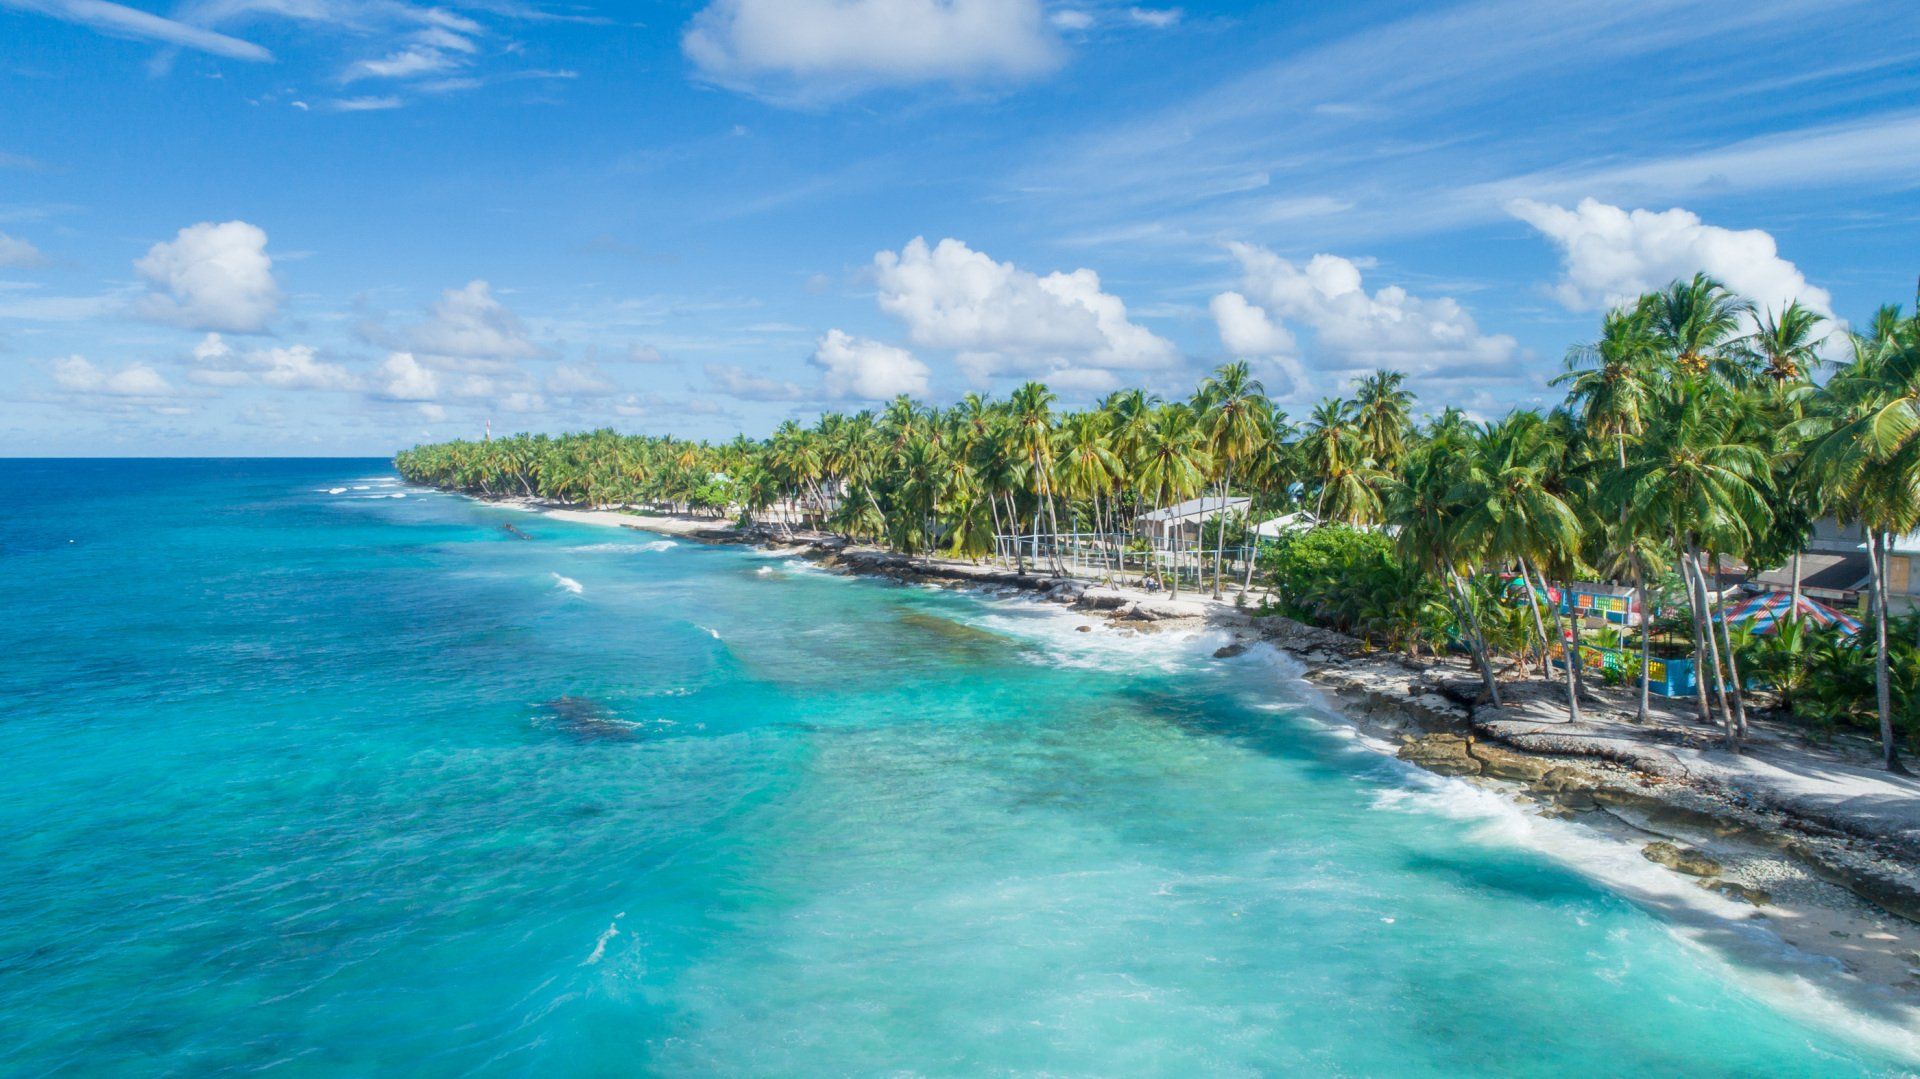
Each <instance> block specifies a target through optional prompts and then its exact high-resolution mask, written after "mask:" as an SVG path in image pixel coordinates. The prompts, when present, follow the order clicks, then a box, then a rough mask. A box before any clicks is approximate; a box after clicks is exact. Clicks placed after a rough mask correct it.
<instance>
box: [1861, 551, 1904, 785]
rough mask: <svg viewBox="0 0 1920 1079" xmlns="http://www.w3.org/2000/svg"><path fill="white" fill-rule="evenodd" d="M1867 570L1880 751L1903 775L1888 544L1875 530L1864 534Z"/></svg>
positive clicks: (1892, 769)
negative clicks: (1891, 677) (1891, 658)
mask: <svg viewBox="0 0 1920 1079" xmlns="http://www.w3.org/2000/svg"><path fill="white" fill-rule="evenodd" d="M1867 567H1868V570H1869V571H1870V573H1871V580H1872V582H1873V591H1872V592H1871V593H1870V596H1869V602H1871V603H1872V605H1873V640H1874V655H1873V693H1874V701H1875V704H1876V705H1877V706H1878V708H1879V710H1880V748H1881V750H1882V752H1883V753H1884V755H1885V759H1886V766H1887V771H1889V772H1896V773H1899V774H1901V775H1905V774H1906V771H1907V769H1906V766H1905V765H1903V764H1901V763H1900V750H1899V747H1898V746H1897V745H1896V744H1895V742H1894V740H1893V692H1892V687H1891V686H1890V685H1889V683H1888V678H1887V541H1886V534H1885V533H1884V532H1880V531H1879V530H1877V529H1875V530H1870V531H1869V532H1868V533H1867Z"/></svg>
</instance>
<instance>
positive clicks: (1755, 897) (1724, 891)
mask: <svg viewBox="0 0 1920 1079" xmlns="http://www.w3.org/2000/svg"><path fill="white" fill-rule="evenodd" d="M1700 887H1702V888H1705V889H1707V890H1708V891H1710V892H1719V893H1720V894H1721V895H1724V896H1726V897H1727V898H1728V899H1737V900H1739V901H1740V902H1742V903H1750V904H1752V905H1753V906H1756V907H1764V906H1766V905H1767V904H1768V903H1771V902H1773V896H1772V895H1771V894H1770V893H1768V892H1767V891H1765V890H1764V889H1761V888H1751V887H1748V886H1747V885H1745V884H1737V883H1735V882H1733V881H1730V880H1703V881H1701V882H1700Z"/></svg>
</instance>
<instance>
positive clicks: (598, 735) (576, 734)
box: [540, 697, 640, 742]
mask: <svg viewBox="0 0 1920 1079" xmlns="http://www.w3.org/2000/svg"><path fill="white" fill-rule="evenodd" d="M540 710H541V712H542V713H543V717H544V718H545V719H546V721H547V722H548V723H550V724H551V725H553V726H554V727H556V728H558V729H559V730H561V731H563V732H565V733H566V734H568V735H569V736H571V737H572V738H574V739H575V740H576V741H580V742H634V741H638V740H639V738H640V728H639V727H638V726H636V725H635V724H632V723H629V722H627V721H626V720H624V719H620V718H619V717H617V716H615V715H614V714H613V713H612V712H610V711H608V710H607V707H606V706H605V705H603V704H601V703H600V702H599V701H596V700H592V699H590V698H587V697H555V698H554V699H553V700H550V701H548V702H546V703H545V704H543V705H541V706H540Z"/></svg>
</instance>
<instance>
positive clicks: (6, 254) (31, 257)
mask: <svg viewBox="0 0 1920 1079" xmlns="http://www.w3.org/2000/svg"><path fill="white" fill-rule="evenodd" d="M45 261H46V258H45V257H44V256H42V255H41V254H40V249H39V248H37V247H35V246H33V245H32V244H30V243H28V242H27V241H25V240H16V239H14V238H13V237H11V236H9V235H7V234H6V233H4V232H0V267H26V266H38V265H40V264H41V263H43V262H45Z"/></svg>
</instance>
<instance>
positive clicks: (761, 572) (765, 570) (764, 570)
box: [753, 566, 773, 577]
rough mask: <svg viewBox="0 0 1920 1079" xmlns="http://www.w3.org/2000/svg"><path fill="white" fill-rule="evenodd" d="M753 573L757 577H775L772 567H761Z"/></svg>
mask: <svg viewBox="0 0 1920 1079" xmlns="http://www.w3.org/2000/svg"><path fill="white" fill-rule="evenodd" d="M753 572H754V574H755V575H756V576H760V577H771V576H773V567H772V566H761V567H760V568H759V569H757V570H754V571H753Z"/></svg>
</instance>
